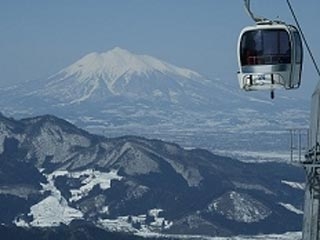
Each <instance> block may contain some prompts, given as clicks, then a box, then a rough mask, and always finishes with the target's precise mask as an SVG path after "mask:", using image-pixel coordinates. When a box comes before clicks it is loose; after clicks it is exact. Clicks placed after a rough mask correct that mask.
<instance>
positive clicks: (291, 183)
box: [281, 180, 305, 190]
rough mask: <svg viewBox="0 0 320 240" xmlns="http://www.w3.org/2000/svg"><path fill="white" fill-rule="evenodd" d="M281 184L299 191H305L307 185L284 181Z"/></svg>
mask: <svg viewBox="0 0 320 240" xmlns="http://www.w3.org/2000/svg"><path fill="white" fill-rule="evenodd" d="M281 183H283V184H286V185H288V186H290V187H292V188H295V189H299V190H304V189H305V183H298V182H290V181H285V180H282V181H281Z"/></svg>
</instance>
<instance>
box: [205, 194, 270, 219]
mask: <svg viewBox="0 0 320 240" xmlns="http://www.w3.org/2000/svg"><path fill="white" fill-rule="evenodd" d="M208 210H209V211H216V212H217V213H219V214H221V215H223V216H225V217H226V218H227V219H229V220H234V221H237V222H244V223H254V222H259V221H261V220H263V219H265V218H267V217H268V216H269V215H270V214H271V210H270V209H269V208H267V207H266V206H265V205H263V204H262V203H261V202H258V201H257V200H255V199H253V198H252V197H250V196H249V195H248V194H244V193H238V192H235V191H230V192H228V193H226V194H224V195H223V196H221V197H220V198H218V199H216V200H215V201H213V202H212V203H211V204H210V205H209V206H208Z"/></svg>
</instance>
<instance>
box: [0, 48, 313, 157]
mask: <svg viewBox="0 0 320 240" xmlns="http://www.w3.org/2000/svg"><path fill="white" fill-rule="evenodd" d="M261 95H264V96H263V97H261ZM0 100H1V101H0V107H1V111H2V112H3V113H5V114H7V115H9V116H14V117H19V118H21V117H27V116H32V115H38V114H54V115H57V116H60V117H63V118H65V119H69V120H70V121H72V122H73V123H75V124H76V125H77V126H80V127H84V128H86V129H88V130H90V131H91V132H99V133H105V134H106V135H108V136H121V135H124V134H134V135H140V136H147V137H156V138H161V139H167V140H170V141H175V142H178V143H181V144H183V145H184V146H201V147H206V148H212V149H213V148H217V149H220V150H221V149H222V150H226V149H227V150H228V151H230V150H235V149H237V150H245V151H248V150H251V151H253V150H254V149H257V148H258V149H259V150H264V151H266V150H270V149H275V150H281V151H286V150H287V148H288V147H287V146H289V143H288V139H289V138H288V135H287V132H285V131H286V130H287V129H288V128H299V127H307V126H308V109H309V103H308V102H307V101H305V100H303V99H297V98H296V97H295V96H294V95H287V94H286V93H284V92H281V96H280V94H279V95H278V96H276V99H275V100H274V101H271V100H270V99H269V94H268V93H262V94H255V93H242V92H240V90H238V86H237V82H236V80H234V81H230V80H228V79H207V78H206V77H204V76H202V75H201V74H199V73H197V72H195V71H192V70H189V69H185V68H180V67H176V66H174V65H172V64H169V63H166V62H164V61H161V60H158V59H156V58H154V57H151V56H147V55H137V54H134V53H131V52H129V51H128V50H124V49H121V48H118V47H116V48H114V49H112V50H110V51H108V52H104V53H90V54H88V55H86V56H84V57H83V58H81V59H80V60H78V61H76V62H75V63H73V64H71V65H70V66H67V67H65V68H64V69H62V70H61V71H58V72H57V73H56V74H53V75H52V76H50V77H48V78H47V79H42V80H37V81H29V82H26V83H23V84H19V85H16V86H12V87H10V88H6V89H0ZM257 133H259V134H257ZM275 133H276V134H277V141H279V142H281V143H283V144H279V142H277V141H273V140H272V141H271V140H270V139H274V134H275ZM264 136H265V138H263V137H264ZM238 139H241V142H242V143H241V144H239V141H238ZM257 142H258V143H261V145H258V146H257V144H256V143H257ZM208 143H210V144H208Z"/></svg>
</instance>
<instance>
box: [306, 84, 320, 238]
mask: <svg viewBox="0 0 320 240" xmlns="http://www.w3.org/2000/svg"><path fill="white" fill-rule="evenodd" d="M319 127H320V82H319V83H318V85H317V87H316V89H315V91H314V93H313V95H312V106H311V113H310V127H309V139H308V150H307V152H306V155H305V160H304V161H302V164H303V166H304V169H305V171H306V187H305V200H304V216H303V232H302V239H303V240H320V144H319V143H320V139H319V137H320V129H319Z"/></svg>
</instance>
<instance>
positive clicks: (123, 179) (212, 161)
mask: <svg viewBox="0 0 320 240" xmlns="http://www.w3.org/2000/svg"><path fill="white" fill-rule="evenodd" d="M0 125H1V126H2V127H1V128H0V133H1V136H4V137H3V138H2V139H1V138H0V145H1V146H2V151H1V152H0V179H1V177H6V178H7V182H2V184H0V203H3V204H0V206H4V204H5V206H6V209H7V208H8V209H12V211H11V213H10V214H8V213H7V212H6V209H3V208H2V207H0V220H1V222H2V223H6V224H8V223H15V224H16V225H18V226H27V227H46V226H48V227H49V226H58V225H60V224H70V223H72V221H77V220H82V219H83V220H86V221H89V222H91V223H93V224H95V225H96V226H100V227H102V228H104V229H109V230H110V229H113V231H114V230H115V229H116V230H117V231H126V232H135V233H139V232H141V231H142V232H145V231H146V232H151V233H152V232H162V233H171V234H177V233H181V231H185V230H186V229H189V230H188V231H187V232H188V233H189V234H208V233H209V232H211V234H212V235H234V234H256V233H261V232H265V233H268V232H269V233H270V232H273V233H274V232H278V233H281V232H286V231H296V230H299V229H300V222H301V218H302V216H301V210H299V209H300V208H301V205H302V199H303V191H302V190H301V189H296V188H294V187H292V186H295V184H293V183H299V182H303V181H304V174H303V170H302V169H299V168H296V167H294V166H290V165H287V164H276V163H261V164H257V163H243V162H240V161H237V160H235V159H232V158H227V157H223V156H219V155H215V154H213V153H211V152H210V151H207V150H204V149H189V150H187V149H184V148H182V147H180V146H179V145H177V144H175V143H170V142H164V141H162V140H157V139H153V140H152V139H146V138H143V137H135V136H123V137H119V138H106V137H103V136H96V135H94V134H90V133H88V132H86V131H83V130H79V128H77V127H76V126H74V125H72V124H71V123H69V122H67V121H65V120H63V119H60V118H56V117H54V116H38V117H34V118H29V119H27V120H14V119H10V118H6V117H4V116H2V117H1V118H0ZM4 126H10V128H8V127H4ZM15 128H18V129H19V131H17V130H15ZM30 129H31V130H30ZM34 129H36V130H34ZM10 149H14V151H11V150H10ZM5 159H7V160H5ZM7 163H8V164H9V166H11V168H10V169H15V171H11V172H12V174H11V175H3V174H5V172H4V170H5V169H8V168H7V166H8V165H6V164H7ZM10 164H11V165H10ZM21 172H23V173H24V174H23V177H24V178H26V179H28V182H27V183H28V186H23V185H21V179H20V180H19V178H17V176H15V174H20V173H21ZM284 180H285V181H284ZM8 189H11V190H10V191H8ZM18 205H19V206H20V207H17V206H18ZM239 206H244V207H243V209H244V210H243V211H242V210H241V209H242V208H241V209H240V208H239ZM50 209H53V210H52V211H51V210H50ZM229 209H237V211H234V212H233V213H232V214H230V211H229ZM59 213H61V214H59ZM62 213H63V214H62ZM279 216H281V218H280V217H279ZM284 219H286V221H284ZM288 219H289V220H288ZM195 223H197V224H195Z"/></svg>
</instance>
